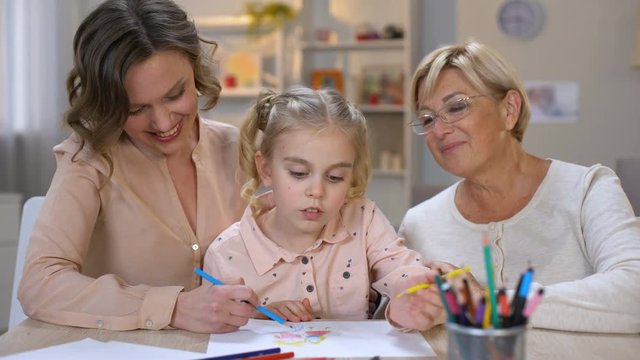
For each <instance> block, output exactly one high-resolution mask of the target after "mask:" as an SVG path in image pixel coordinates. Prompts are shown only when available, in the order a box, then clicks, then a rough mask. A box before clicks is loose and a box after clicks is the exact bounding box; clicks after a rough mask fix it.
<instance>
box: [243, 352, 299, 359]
mask: <svg viewBox="0 0 640 360" xmlns="http://www.w3.org/2000/svg"><path fill="white" fill-rule="evenodd" d="M295 355H296V354H295V353H294V352H293V351H289V352H285V353H280V354H271V355H260V356H252V357H249V358H245V359H246V360H280V359H289V358H292V357H294V356H295Z"/></svg>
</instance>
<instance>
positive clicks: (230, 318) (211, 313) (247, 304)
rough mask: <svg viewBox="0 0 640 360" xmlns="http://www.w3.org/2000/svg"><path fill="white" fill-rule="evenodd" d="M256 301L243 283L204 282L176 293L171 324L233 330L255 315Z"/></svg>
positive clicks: (206, 330) (207, 330) (211, 330)
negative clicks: (215, 284) (219, 284)
mask: <svg viewBox="0 0 640 360" xmlns="http://www.w3.org/2000/svg"><path fill="white" fill-rule="evenodd" d="M258 302H259V301H258V297H257V295H256V294H255V292H253V290H252V289H251V288H249V287H247V286H244V285H222V286H214V285H212V284H208V283H206V284H203V285H201V286H200V287H197V288H195V289H193V290H191V291H186V292H181V293H180V294H178V300H177V301H176V306H175V309H174V311H173V317H172V318H171V326H173V327H175V328H178V329H185V330H189V331H193V332H199V333H225V332H230V331H235V330H238V328H239V327H240V326H242V325H245V324H246V323H247V321H248V320H249V318H254V317H256V316H257V315H258V311H257V310H256V308H255V307H256V306H257V304H258Z"/></svg>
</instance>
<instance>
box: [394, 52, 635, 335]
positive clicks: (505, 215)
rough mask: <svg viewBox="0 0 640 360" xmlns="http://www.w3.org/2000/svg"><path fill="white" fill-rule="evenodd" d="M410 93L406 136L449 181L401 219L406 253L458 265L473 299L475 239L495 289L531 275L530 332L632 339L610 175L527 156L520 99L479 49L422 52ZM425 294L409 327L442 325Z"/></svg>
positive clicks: (626, 260)
mask: <svg viewBox="0 0 640 360" xmlns="http://www.w3.org/2000/svg"><path fill="white" fill-rule="evenodd" d="M412 83H413V84H412V85H413V91H412V94H413V103H414V105H415V110H416V112H417V114H418V118H417V119H416V120H415V121H413V122H411V124H410V126H411V127H412V128H413V130H414V132H415V133H416V134H418V135H420V136H423V138H424V141H425V144H426V145H427V147H428V148H429V151H430V152H431V154H432V155H433V158H434V159H435V160H436V162H437V163H438V164H439V165H440V166H441V167H442V168H443V169H444V170H446V171H448V172H450V173H451V174H453V175H456V176H458V177H460V178H461V180H460V181H458V182H457V183H455V184H454V185H452V186H451V187H449V188H448V189H445V190H444V191H442V192H441V193H440V194H438V195H436V196H434V197H433V198H431V199H429V200H426V201H424V202H423V203H421V204H419V205H417V206H415V207H414V208H412V209H410V210H409V211H408V212H407V214H406V216H405V218H404V221H403V223H402V225H401V227H400V233H401V235H402V236H404V237H405V238H406V241H407V244H408V246H409V247H412V248H414V249H416V250H418V251H419V252H421V253H422V254H423V255H424V257H425V259H427V260H429V261H431V262H432V264H431V265H432V267H434V268H437V269H440V270H441V271H443V272H449V271H452V270H454V269H455V268H456V266H454V265H452V264H455V265H457V266H460V265H469V266H470V267H471V271H472V274H471V276H470V277H469V280H471V281H470V283H471V284H472V286H471V287H472V292H473V293H474V295H475V296H476V297H480V296H481V294H482V292H483V290H482V285H480V284H485V283H486V279H487V277H486V271H485V263H484V259H483V251H482V242H481V238H482V236H483V234H485V235H486V236H487V237H488V240H489V243H490V245H491V249H492V258H493V266H494V271H495V279H496V283H497V285H498V286H505V287H506V288H507V290H514V289H515V288H516V283H517V282H518V280H519V278H520V275H521V274H522V273H523V272H524V271H525V270H527V268H529V267H533V269H534V278H533V281H534V284H533V287H532V288H533V289H536V288H539V287H544V289H545V290H544V292H545V296H544V299H543V301H542V304H541V305H540V306H539V307H538V310H537V312H536V313H535V315H534V316H533V317H532V318H531V319H530V322H531V323H532V324H533V325H534V326H537V327H542V328H551V329H562V330H573V331H593V332H617V333H638V332H640V306H639V305H638V304H639V303H640V220H639V219H638V218H636V217H635V215H634V212H633V209H632V208H631V205H630V203H629V200H628V199H627V196H626V195H625V193H624V192H623V190H622V188H621V187H620V180H619V179H618V177H617V176H616V174H615V173H614V172H613V171H612V170H611V169H609V168H607V167H604V166H602V165H593V166H590V167H585V166H580V165H576V164H571V163H567V162H563V161H560V160H555V159H543V158H540V157H537V156H535V155H532V154H529V153H527V152H526V151H525V149H524V147H523V145H522V139H523V136H524V132H525V130H526V128H527V124H528V122H529V116H530V110H529V103H528V100H527V95H526V93H525V91H524V89H523V87H522V84H521V82H520V81H519V80H518V77H517V75H516V73H515V71H514V69H513V67H512V66H511V65H509V64H508V63H507V61H505V60H504V59H503V58H501V56H500V55H498V54H497V53H496V52H494V51H493V50H492V49H490V48H488V47H487V46H485V45H483V44H480V43H478V42H467V43H465V44H463V45H459V46H445V47H442V48H440V49H437V50H435V51H433V52H432V53H430V54H429V55H427V56H426V57H425V58H424V60H423V61H422V63H421V64H420V65H419V67H418V69H417V71H416V73H415V75H414V77H413V81H412ZM476 279H477V281H476ZM432 288H433V287H432ZM432 288H430V289H427V290H422V291H420V292H418V293H417V297H418V299H421V300H422V301H423V302H424V303H426V304H427V305H425V306H424V307H422V308H420V310H417V311H416V314H415V318H416V319H418V318H420V317H423V318H428V319H430V320H431V321H432V323H433V324H434V325H435V324H438V323H442V322H443V321H444V319H445V315H444V313H443V309H442V306H441V302H440V300H439V297H438V294H437V291H436V290H435V289H432ZM512 292H513V291H511V292H510V293H512Z"/></svg>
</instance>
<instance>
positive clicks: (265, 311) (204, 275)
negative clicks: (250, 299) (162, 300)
mask: <svg viewBox="0 0 640 360" xmlns="http://www.w3.org/2000/svg"><path fill="white" fill-rule="evenodd" d="M193 271H194V272H195V273H196V274H198V275H200V276H202V278H203V279H206V280H208V281H209V282H211V283H212V284H214V285H223V282H222V281H220V280H218V279H216V278H214V277H213V276H211V275H210V274H207V273H206V272H204V271H203V270H202V269H200V268H195V269H193ZM256 309H258V311H260V312H261V313H263V314H265V315H266V316H267V317H268V318H269V319H271V320H274V321H276V322H278V323H279V324H282V325H284V326H287V324H286V321H285V320H284V319H283V318H281V317H280V316H278V315H276V314H274V313H273V312H271V311H269V309H267V308H265V307H264V306H262V305H260V306H257V307H256ZM290 327H291V328H292V329H294V330H296V331H297V330H299V328H298V327H295V328H294V327H293V326H290Z"/></svg>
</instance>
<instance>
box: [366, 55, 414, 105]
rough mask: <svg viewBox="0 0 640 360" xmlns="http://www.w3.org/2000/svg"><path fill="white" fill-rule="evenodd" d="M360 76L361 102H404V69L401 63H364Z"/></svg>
mask: <svg viewBox="0 0 640 360" xmlns="http://www.w3.org/2000/svg"><path fill="white" fill-rule="evenodd" d="M361 74H362V75H361V78H360V96H359V101H360V103H361V104H366V105H402V104H404V78H405V76H404V71H403V66H402V64H388V65H365V66H363V67H362V73H361Z"/></svg>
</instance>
